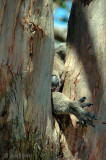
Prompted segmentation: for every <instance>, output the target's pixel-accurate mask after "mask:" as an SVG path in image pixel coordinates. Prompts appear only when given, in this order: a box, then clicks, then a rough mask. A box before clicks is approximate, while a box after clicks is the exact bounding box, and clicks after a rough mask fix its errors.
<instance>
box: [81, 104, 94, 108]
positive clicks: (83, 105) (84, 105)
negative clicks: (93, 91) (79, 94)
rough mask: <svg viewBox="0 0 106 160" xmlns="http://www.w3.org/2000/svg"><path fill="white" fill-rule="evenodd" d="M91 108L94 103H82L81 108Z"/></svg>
mask: <svg viewBox="0 0 106 160" xmlns="http://www.w3.org/2000/svg"><path fill="white" fill-rule="evenodd" d="M90 106H93V104H92V103H82V105H81V107H82V108H84V107H90Z"/></svg>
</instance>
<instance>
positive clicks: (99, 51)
mask: <svg viewBox="0 0 106 160" xmlns="http://www.w3.org/2000/svg"><path fill="white" fill-rule="evenodd" d="M105 6H106V1H105V0H89V1H82V0H81V1H77V0H75V1H74V2H73V5H72V10H71V14H70V19H69V24H68V36H67V44H68V48H67V52H68V53H67V58H66V65H65V67H66V79H65V84H64V89H63V93H64V94H65V95H66V96H67V97H68V98H70V99H71V100H78V99H79V98H81V97H83V96H85V97H87V101H88V102H91V103H93V107H91V108H88V110H89V111H90V112H91V113H94V114H95V115H96V116H97V118H98V120H97V121H96V122H94V124H95V128H92V127H91V126H88V127H84V128H83V127H81V126H79V125H78V124H76V121H77V119H76V118H75V117H74V116H73V115H70V118H69V117H67V118H68V122H69V123H68V124H67V119H66V120H65V121H64V125H63V126H62V131H63V137H62V141H63V143H62V146H63V147H62V149H63V151H64V152H63V154H64V157H65V158H66V159H70V160H78V159H80V160H105V159H106V155H105V153H106V147H105V140H106V119H105V106H106V101H105V99H106V55H105V52H106V50H105V49H106V23H105Z"/></svg>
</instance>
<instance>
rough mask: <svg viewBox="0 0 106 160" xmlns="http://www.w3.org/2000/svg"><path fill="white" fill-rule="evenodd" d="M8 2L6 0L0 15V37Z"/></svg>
mask: <svg viewBox="0 0 106 160" xmlns="http://www.w3.org/2000/svg"><path fill="white" fill-rule="evenodd" d="M6 2H7V0H4V4H3V7H2V9H1V15H0V35H1V28H2V23H3V16H4V11H5V7H6Z"/></svg>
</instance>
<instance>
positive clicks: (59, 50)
mask: <svg viewBox="0 0 106 160" xmlns="http://www.w3.org/2000/svg"><path fill="white" fill-rule="evenodd" d="M66 48H67V46H66V43H64V44H62V45H60V46H59V47H57V48H56V49H55V53H57V54H58V56H59V57H60V59H61V60H62V61H63V62H64V63H65V57H66Z"/></svg>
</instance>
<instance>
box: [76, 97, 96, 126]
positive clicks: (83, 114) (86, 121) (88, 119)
mask: <svg viewBox="0 0 106 160" xmlns="http://www.w3.org/2000/svg"><path fill="white" fill-rule="evenodd" d="M85 99H86V97H82V98H81V99H79V107H80V108H79V109H78V110H79V111H78V112H79V114H76V115H77V118H78V119H79V122H77V123H78V124H80V125H82V126H84V127H85V126H87V125H91V126H92V127H95V125H94V124H93V120H97V118H96V117H95V115H93V114H91V113H90V112H88V111H86V110H85V109H83V108H84V107H90V106H92V105H93V104H92V103H83V102H84V101H85ZM76 111H77V109H76Z"/></svg>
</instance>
